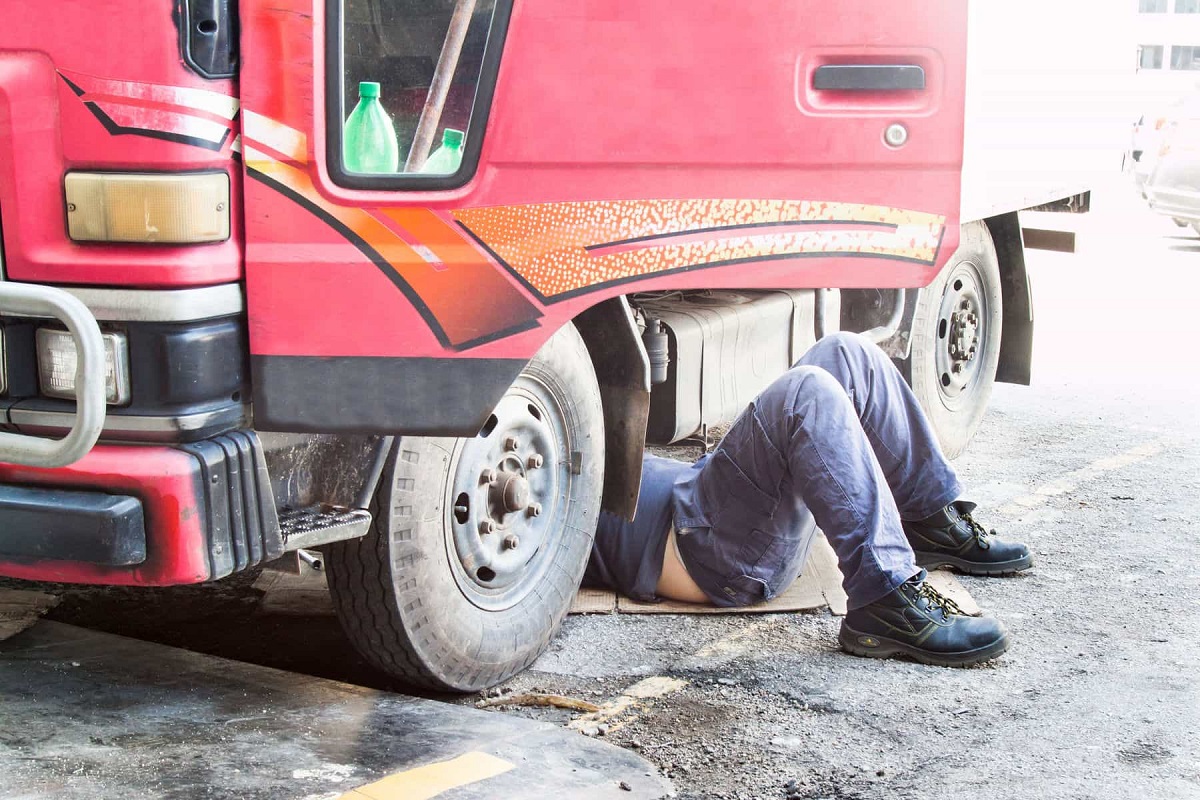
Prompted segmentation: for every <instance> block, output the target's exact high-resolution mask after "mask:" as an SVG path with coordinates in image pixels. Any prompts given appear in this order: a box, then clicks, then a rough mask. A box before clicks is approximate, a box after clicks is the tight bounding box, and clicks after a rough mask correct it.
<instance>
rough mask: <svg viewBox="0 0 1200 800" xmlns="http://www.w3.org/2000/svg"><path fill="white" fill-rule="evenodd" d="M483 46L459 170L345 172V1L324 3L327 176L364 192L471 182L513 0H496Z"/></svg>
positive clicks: (444, 187)
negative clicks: (428, 173)
mask: <svg viewBox="0 0 1200 800" xmlns="http://www.w3.org/2000/svg"><path fill="white" fill-rule="evenodd" d="M495 2H496V7H495V9H494V10H493V12H492V22H491V27H490V28H489V29H488V38H487V45H486V47H485V48H484V51H483V61H482V68H481V70H480V73H479V83H478V84H477V85H476V88H475V99H474V101H473V102H472V103H471V123H470V125H469V127H468V128H467V130H466V146H465V147H464V148H463V159H462V163H461V164H460V165H459V168H458V171H457V172H453V173H451V174H449V175H424V174H421V173H402V172H398V173H395V174H391V175H388V174H379V173H372V174H363V173H357V172H347V171H346V168H345V164H344V163H343V160H342V156H343V154H342V139H343V132H344V130H343V128H344V126H345V124H346V115H347V114H348V113H349V112H348V111H347V110H346V97H345V94H344V85H345V77H344V76H345V59H344V52H345V48H344V47H343V44H344V39H345V30H344V28H343V19H342V7H343V4H344V0H326V2H325V168H326V169H327V170H328V171H329V177H330V179H331V180H332V181H333V182H334V183H335V184H336V185H338V186H341V187H344V188H346V189H365V190H368V191H385V192H386V191H393V192H394V191H404V192H435V191H445V190H447V189H458V188H461V187H462V186H465V185H466V184H468V183H470V182H471V180H472V179H473V178H474V177H475V173H476V172H477V171H478V169H479V157H480V154H481V152H482V151H483V134H484V131H485V130H487V124H488V119H489V117H490V116H491V110H492V97H493V95H494V94H495V91H496V81H497V80H498V79H499V76H500V60H501V57H502V55H503V53H504V44H505V42H506V41H507V39H508V25H509V21H510V19H511V17H512V6H513V0H495Z"/></svg>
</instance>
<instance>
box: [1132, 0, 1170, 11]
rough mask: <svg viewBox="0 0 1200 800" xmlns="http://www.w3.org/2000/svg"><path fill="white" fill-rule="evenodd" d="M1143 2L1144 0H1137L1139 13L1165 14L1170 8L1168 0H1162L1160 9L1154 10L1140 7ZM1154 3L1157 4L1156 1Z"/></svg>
mask: <svg viewBox="0 0 1200 800" xmlns="http://www.w3.org/2000/svg"><path fill="white" fill-rule="evenodd" d="M1143 2H1144V0H1139V2H1138V13H1139V14H1166V13H1167V12H1169V11H1170V10H1171V4H1170V2H1169V0H1162V5H1163V8H1162V10H1161V11H1158V10H1154V9H1145V8H1142V4H1143ZM1155 5H1158V3H1157V2H1155Z"/></svg>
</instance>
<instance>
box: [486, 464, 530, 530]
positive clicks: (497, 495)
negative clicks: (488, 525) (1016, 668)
mask: <svg viewBox="0 0 1200 800" xmlns="http://www.w3.org/2000/svg"><path fill="white" fill-rule="evenodd" d="M489 496H490V503H489V506H490V508H491V509H493V516H499V517H500V518H503V517H504V515H505V514H511V513H513V512H514V511H523V510H524V509H525V508H527V507H528V506H529V481H527V480H525V476H524V475H522V474H520V473H519V472H507V471H505V472H501V473H499V474H498V475H497V476H496V480H495V482H494V483H492V484H490V492H489Z"/></svg>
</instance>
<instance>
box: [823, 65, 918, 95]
mask: <svg viewBox="0 0 1200 800" xmlns="http://www.w3.org/2000/svg"><path fill="white" fill-rule="evenodd" d="M813 88H814V89H818V90H830V91H841V92H907V91H920V90H921V89H924V88H925V70H924V68H922V67H918V66H917V65H916V64H826V65H825V66H822V67H817V69H816V70H815V71H814V72H813Z"/></svg>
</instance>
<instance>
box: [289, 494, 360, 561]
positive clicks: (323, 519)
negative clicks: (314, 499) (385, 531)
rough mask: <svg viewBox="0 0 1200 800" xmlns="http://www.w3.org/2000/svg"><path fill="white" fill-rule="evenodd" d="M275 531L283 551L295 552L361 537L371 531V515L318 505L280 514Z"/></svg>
mask: <svg viewBox="0 0 1200 800" xmlns="http://www.w3.org/2000/svg"><path fill="white" fill-rule="evenodd" d="M279 527H280V530H281V532H282V533H283V547H284V549H285V550H299V549H301V548H303V547H316V546H317V545H319V544H328V543H329V542H340V541H342V540H344V539H356V538H358V537H359V536H365V535H366V533H367V531H368V530H370V528H371V513H370V512H369V511H364V510H362V509H361V508H346V507H344V506H331V505H328V504H324V503H322V504H321V505H315V506H309V507H308V508H295V509H288V510H286V511H280V512H279Z"/></svg>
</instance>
